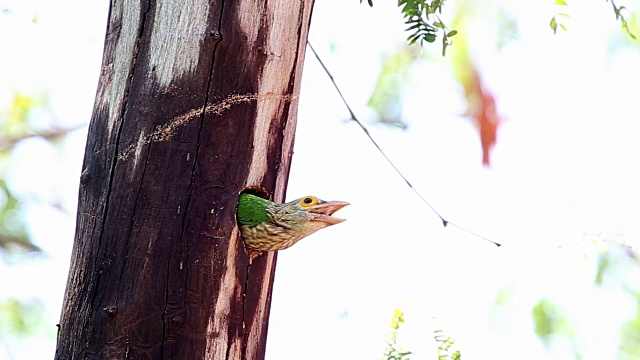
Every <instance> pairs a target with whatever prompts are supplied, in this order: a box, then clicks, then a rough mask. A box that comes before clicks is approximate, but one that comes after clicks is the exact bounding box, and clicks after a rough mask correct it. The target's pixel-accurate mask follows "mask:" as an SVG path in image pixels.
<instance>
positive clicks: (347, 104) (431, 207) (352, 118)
mask: <svg viewBox="0 0 640 360" xmlns="http://www.w3.org/2000/svg"><path fill="white" fill-rule="evenodd" d="M307 45H309V48H310V49H311V51H312V52H313V55H315V57H316V59H317V60H318V62H319V63H320V65H321V66H322V68H323V69H324V71H325V73H326V74H327V76H329V79H331V82H332V83H333V86H334V87H335V88H336V91H337V92H338V95H340V98H341V99H342V102H343V103H344V105H345V106H346V107H347V110H348V111H349V116H351V120H353V121H355V122H356V124H358V126H360V128H361V129H362V131H364V133H365V134H366V135H367V137H368V138H369V140H371V142H372V143H373V145H374V146H375V147H376V149H378V151H380V153H381V154H382V156H383V157H384V158H385V159H386V160H387V162H388V163H389V165H391V167H392V168H393V169H394V170H395V171H396V173H398V175H400V177H401V178H402V180H404V182H405V183H407V186H409V188H411V190H413V192H414V193H415V194H416V195H417V196H418V197H419V198H420V200H422V202H423V203H424V204H425V205H427V207H429V209H431V211H433V213H434V214H436V216H438V217H439V218H440V220H441V221H442V226H444V227H447V225H451V226H453V227H456V228H458V229H460V230H462V231H465V232H467V233H469V234H471V235H474V236H476V237H479V238H480V239H483V240H486V241H488V242H490V243H492V244H494V245H496V246H502V244H500V243H497V242H495V241H493V240H491V239H488V238H486V237H484V236H482V235H478V234H476V233H474V232H473V231H471V230H468V229H466V228H464V227H462V226H460V225H458V224H456V223H452V222H451V221H449V220H447V219H445V218H444V217H443V216H442V215H440V213H439V212H438V211H437V210H436V209H435V208H434V207H433V206H431V204H430V203H429V202H428V201H427V200H426V199H425V198H424V196H422V195H421V194H420V193H419V192H418V190H416V188H414V187H413V185H411V183H410V182H409V180H408V179H407V177H406V176H404V174H402V172H401V171H400V169H398V167H397V166H396V165H395V164H394V163H393V162H392V161H391V159H389V157H388V156H387V154H385V152H384V151H382V148H380V145H378V143H377V142H376V141H375V140H374V139H373V137H372V136H371V134H370V133H369V130H368V129H367V128H366V127H365V126H364V125H363V124H362V122H361V121H360V120H358V118H357V117H356V114H355V113H354V112H353V110H351V106H349V103H347V100H346V99H345V98H344V96H343V95H342V92H341V91H340V88H339V87H338V84H336V81H335V80H334V79H333V75H331V72H330V71H329V69H327V67H326V66H325V65H324V62H323V61H322V59H320V56H319V55H318V53H317V52H316V50H315V49H314V48H313V46H311V43H310V42H308V41H307Z"/></svg>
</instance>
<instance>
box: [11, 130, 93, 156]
mask: <svg viewBox="0 0 640 360" xmlns="http://www.w3.org/2000/svg"><path fill="white" fill-rule="evenodd" d="M85 126H86V125H85V124H82V125H76V126H74V127H70V128H54V129H51V130H47V131H43V132H39V133H31V134H25V135H23V136H18V137H14V138H8V137H4V136H0V151H5V150H8V149H10V148H12V147H13V146H15V145H16V144H17V143H19V142H20V141H22V140H25V139H29V138H32V137H41V138H44V139H46V140H49V141H55V140H58V139H60V138H63V137H64V136H66V135H67V134H69V133H70V132H73V131H76V130H79V129H82V128H83V127H85Z"/></svg>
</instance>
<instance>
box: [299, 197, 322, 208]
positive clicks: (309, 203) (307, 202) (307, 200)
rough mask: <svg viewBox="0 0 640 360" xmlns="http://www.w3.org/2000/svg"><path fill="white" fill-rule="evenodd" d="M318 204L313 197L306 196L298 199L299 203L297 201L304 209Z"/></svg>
mask: <svg viewBox="0 0 640 360" xmlns="http://www.w3.org/2000/svg"><path fill="white" fill-rule="evenodd" d="M317 203H318V198H316V197H314V196H306V197H303V198H302V199H300V201H298V204H300V205H302V206H304V207H309V206H313V205H315V204H317Z"/></svg>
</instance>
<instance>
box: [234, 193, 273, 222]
mask: <svg viewBox="0 0 640 360" xmlns="http://www.w3.org/2000/svg"><path fill="white" fill-rule="evenodd" d="M272 204H273V202H271V201H269V200H267V199H263V198H261V197H258V196H255V195H251V194H246V193H244V194H240V198H238V210H237V212H236V216H237V217H238V224H239V225H249V226H255V225H259V224H261V223H263V222H266V221H271V216H270V215H269V213H268V211H267V209H268V208H269V207H270V206H271V205H272Z"/></svg>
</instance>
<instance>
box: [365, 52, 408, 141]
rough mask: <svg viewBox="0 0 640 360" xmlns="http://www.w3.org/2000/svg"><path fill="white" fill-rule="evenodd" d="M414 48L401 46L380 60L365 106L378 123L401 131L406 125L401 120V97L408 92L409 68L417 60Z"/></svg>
mask: <svg viewBox="0 0 640 360" xmlns="http://www.w3.org/2000/svg"><path fill="white" fill-rule="evenodd" d="M418 56H419V53H418V51H417V50H416V49H415V48H411V47H408V46H403V47H402V48H401V49H400V50H399V51H398V52H396V53H395V54H392V55H389V56H386V57H385V58H384V59H383V60H382V69H381V70H380V74H379V75H378V80H377V81H376V85H375V87H374V90H373V93H372V94H371V97H369V101H368V102H367V105H368V106H369V107H370V108H372V109H373V110H374V111H375V112H376V115H377V116H378V121H379V122H381V123H383V124H386V125H393V126H396V127H399V128H402V129H406V128H407V124H406V123H405V122H404V121H403V119H402V97H403V96H404V94H405V93H406V92H408V91H410V88H411V85H412V82H411V74H410V67H411V64H413V62H414V61H415V60H416V59H417V58H418Z"/></svg>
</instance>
